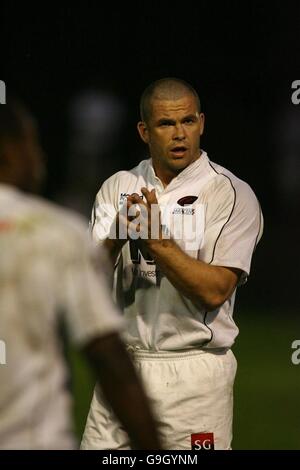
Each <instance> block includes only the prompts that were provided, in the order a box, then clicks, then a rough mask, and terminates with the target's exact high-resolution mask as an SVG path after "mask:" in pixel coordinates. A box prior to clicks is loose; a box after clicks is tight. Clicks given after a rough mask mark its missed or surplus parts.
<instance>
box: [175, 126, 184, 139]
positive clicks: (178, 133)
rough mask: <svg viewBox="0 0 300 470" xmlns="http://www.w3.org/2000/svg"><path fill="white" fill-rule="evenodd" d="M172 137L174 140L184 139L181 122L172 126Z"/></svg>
mask: <svg viewBox="0 0 300 470" xmlns="http://www.w3.org/2000/svg"><path fill="white" fill-rule="evenodd" d="M173 139H174V140H184V139H185V132H184V128H183V126H182V125H181V124H178V125H177V126H175V127H174V135H173Z"/></svg>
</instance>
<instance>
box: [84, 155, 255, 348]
mask: <svg viewBox="0 0 300 470" xmlns="http://www.w3.org/2000/svg"><path fill="white" fill-rule="evenodd" d="M142 187H147V188H148V189H149V190H152V189H153V188H154V189H155V191H156V195H157V200H158V203H159V206H160V208H161V209H162V212H163V214H164V216H163V217H162V221H163V223H164V224H165V225H166V226H167V229H169V232H170V234H171V236H175V235H174V233H175V231H176V227H178V226H180V222H182V221H184V220H188V218H190V219H191V220H193V218H196V216H197V224H196V225H197V232H196V229H195V230H194V231H195V233H196V235H197V236H196V238H195V239H193V244H192V245H191V244H188V243H187V240H186V238H190V235H189V232H188V230H187V231H186V232H184V231H183V230H182V232H181V233H183V235H184V237H185V238H184V239H181V240H180V239H176V242H177V243H178V244H179V246H180V247H181V248H182V249H183V250H184V251H185V252H186V253H188V254H189V255H190V256H191V257H193V258H195V259H199V260H202V261H204V262H206V263H209V264H213V265H218V266H227V267H233V268H239V269H241V270H242V271H243V274H242V277H241V281H240V284H242V283H244V282H245V280H246V278H247V276H248V275H249V272H250V264H251V257H252V254H253V251H254V249H255V247H256V244H257V242H258V240H259V239H260V237H261V235H262V231H263V219H262V214H261V210H260V206H259V203H258V201H257V199H256V197H255V195H254V193H253V191H252V190H251V188H250V187H249V186H248V184H246V183H245V182H243V181H241V180H240V179H238V178H237V177H236V176H234V175H233V174H232V173H230V172H229V171H228V170H226V169H225V168H222V167H221V166H219V165H217V164H215V163H213V162H211V161H210V160H209V158H208V156H207V154H206V152H204V151H202V154H201V157H200V158H199V159H198V160H196V161H195V162H193V163H192V164H191V165H189V166H188V167H187V168H185V169H184V170H183V171H182V172H181V173H180V174H179V175H178V176H177V177H176V178H174V179H173V180H172V181H171V182H170V184H169V185H168V186H167V187H165V188H164V187H163V184H162V182H161V181H160V179H159V178H158V177H157V176H156V175H155V172H154V169H153V166H152V161H151V159H148V160H143V161H142V162H141V163H140V164H139V165H138V166H136V167H135V168H133V169H132V170H130V171H120V172H118V173H116V174H115V175H113V176H111V177H110V178H109V179H108V180H106V181H105V182H104V184H103V185H102V187H101V189H100V191H99V193H98V194H97V197H96V201H95V205H94V209H93V213H92V219H91V229H92V234H93V238H94V239H95V240H96V241H98V242H101V241H103V240H104V239H105V238H106V237H107V236H108V234H109V232H110V231H111V226H112V222H113V220H114V218H115V216H116V213H117V211H118V210H119V209H120V208H121V207H122V204H123V203H124V200H125V198H126V195H127V194H132V193H137V194H139V195H140V196H141V197H142V193H141V188H142ZM168 225H169V227H168ZM177 238H178V237H177ZM195 240H196V244H195ZM114 295H115V298H116V300H117V301H118V303H119V305H120V307H121V308H122V310H123V311H124V314H125V318H126V320H127V328H126V333H125V340H126V342H127V343H128V344H130V345H132V346H133V347H136V348H140V349H147V350H148V349H150V350H154V351H160V350H161V351H173V350H185V349H190V348H205V349H206V348H229V347H231V346H232V344H233V342H234V339H235V337H236V336H237V334H238V328H237V326H236V324H235V323H234V321H233V317H232V316H233V307H234V300H235V292H234V293H233V294H232V296H231V297H230V298H229V299H228V300H227V301H226V302H225V303H224V304H223V305H222V306H221V307H220V308H218V309H217V310H215V311H213V312H207V311H205V310H204V309H202V308H201V307H199V306H198V307H197V306H196V305H195V304H194V303H193V302H192V301H191V300H189V299H188V298H187V297H185V296H184V295H183V294H181V293H180V292H179V291H178V290H177V289H176V288H175V287H174V286H173V285H172V284H171V283H170V281H169V280H168V279H167V277H166V276H165V275H164V274H163V273H162V272H161V271H160V270H159V269H158V267H156V265H155V264H154V262H153V260H152V259H151V256H149V255H148V254H147V253H145V250H143V249H142V246H141V243H140V242H139V241H133V240H130V242H127V243H126V244H125V245H124V247H123V249H122V253H121V256H120V258H119V263H118V265H117V268H116V272H115V279H114Z"/></svg>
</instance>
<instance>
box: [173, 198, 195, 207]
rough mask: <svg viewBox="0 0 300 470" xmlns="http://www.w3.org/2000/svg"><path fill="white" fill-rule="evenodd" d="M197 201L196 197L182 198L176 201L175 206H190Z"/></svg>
mask: <svg viewBox="0 0 300 470" xmlns="http://www.w3.org/2000/svg"><path fill="white" fill-rule="evenodd" d="M197 199H198V196H183V197H181V198H180V199H178V201H177V204H179V205H180V206H191V205H192V204H194V202H195V201H197Z"/></svg>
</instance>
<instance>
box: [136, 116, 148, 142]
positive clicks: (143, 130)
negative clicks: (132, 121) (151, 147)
mask: <svg viewBox="0 0 300 470" xmlns="http://www.w3.org/2000/svg"><path fill="white" fill-rule="evenodd" d="M137 130H138V133H139V134H140V137H141V139H142V141H143V142H145V144H148V143H149V132H148V129H147V126H146V124H145V122H144V121H140V122H138V124H137Z"/></svg>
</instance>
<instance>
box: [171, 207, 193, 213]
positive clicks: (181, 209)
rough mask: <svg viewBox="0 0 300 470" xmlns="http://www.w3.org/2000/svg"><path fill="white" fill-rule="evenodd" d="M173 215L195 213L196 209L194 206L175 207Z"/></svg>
mask: <svg viewBox="0 0 300 470" xmlns="http://www.w3.org/2000/svg"><path fill="white" fill-rule="evenodd" d="M172 214H173V215H178V214H182V215H194V214H195V209H194V208H192V207H175V209H173V212H172Z"/></svg>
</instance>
